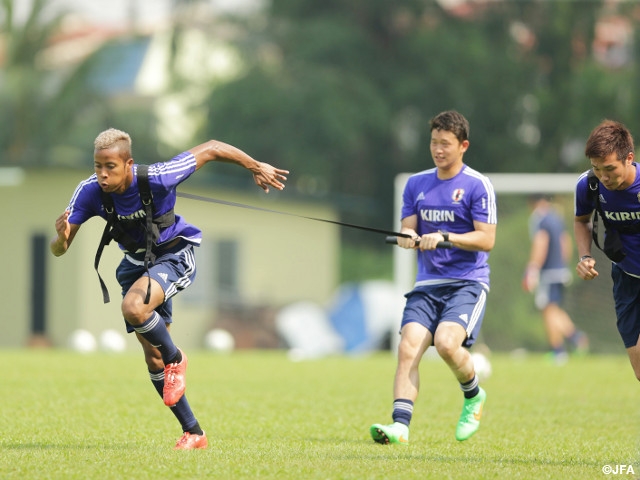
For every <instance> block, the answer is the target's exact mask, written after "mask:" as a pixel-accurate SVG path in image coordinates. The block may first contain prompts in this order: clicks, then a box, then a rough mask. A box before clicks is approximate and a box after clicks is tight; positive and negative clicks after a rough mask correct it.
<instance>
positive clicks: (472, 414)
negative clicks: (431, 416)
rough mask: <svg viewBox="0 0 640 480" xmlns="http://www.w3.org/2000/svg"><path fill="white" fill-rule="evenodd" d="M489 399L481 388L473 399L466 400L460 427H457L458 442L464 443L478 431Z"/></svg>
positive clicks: (459, 421) (459, 422)
mask: <svg viewBox="0 0 640 480" xmlns="http://www.w3.org/2000/svg"><path fill="white" fill-rule="evenodd" d="M486 399H487V393H486V392H485V391H484V390H483V389H482V388H480V392H479V393H478V394H477V395H476V396H475V397H473V398H465V399H464V405H463V406H462V413H461V414H460V420H458V426H457V427H456V440H458V441H460V442H463V441H465V440H467V439H469V438H470V437H471V435H473V434H474V433H476V432H477V431H478V428H479V427H480V418H481V417H482V409H483V408H484V402H485V400H486Z"/></svg>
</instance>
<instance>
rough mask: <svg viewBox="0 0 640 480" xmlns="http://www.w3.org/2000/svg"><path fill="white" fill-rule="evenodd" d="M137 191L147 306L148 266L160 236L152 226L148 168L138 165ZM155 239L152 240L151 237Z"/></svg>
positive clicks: (149, 290) (151, 197) (151, 199)
mask: <svg viewBox="0 0 640 480" xmlns="http://www.w3.org/2000/svg"><path fill="white" fill-rule="evenodd" d="M138 191H139V192H140V200H141V201H142V205H143V206H144V214H145V231H146V235H145V240H146V244H145V249H144V269H145V271H146V272H147V277H148V278H149V284H148V286H147V296H146V297H144V303H145V305H147V304H148V303H149V300H150V299H151V275H149V265H150V264H151V262H153V261H154V260H155V259H156V256H155V254H154V253H153V251H152V249H153V244H154V242H155V241H156V240H157V238H158V237H159V236H160V229H159V228H157V227H156V232H157V236H156V235H154V233H155V232H154V228H153V227H154V225H153V195H151V187H149V166H148V165H138ZM154 236H155V237H156V238H153V237H154Z"/></svg>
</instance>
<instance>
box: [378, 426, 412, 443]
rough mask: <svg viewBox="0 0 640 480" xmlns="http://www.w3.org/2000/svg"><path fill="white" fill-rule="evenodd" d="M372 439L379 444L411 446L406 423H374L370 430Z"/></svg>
mask: <svg viewBox="0 0 640 480" xmlns="http://www.w3.org/2000/svg"><path fill="white" fill-rule="evenodd" d="M369 432H370V433H371V438H373V440H374V441H375V442H377V443H381V444H383V445H389V444H390V443H400V444H402V445H408V444H409V427H407V426H406V425H405V424H404V423H398V422H395V423H392V424H391V425H381V424H379V423H374V424H373V425H371V427H370V428H369Z"/></svg>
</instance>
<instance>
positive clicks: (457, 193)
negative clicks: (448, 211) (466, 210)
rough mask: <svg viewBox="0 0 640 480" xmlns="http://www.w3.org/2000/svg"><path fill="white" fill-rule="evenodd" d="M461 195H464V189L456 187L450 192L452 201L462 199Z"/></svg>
mask: <svg viewBox="0 0 640 480" xmlns="http://www.w3.org/2000/svg"><path fill="white" fill-rule="evenodd" d="M463 196H464V189H462V188H456V189H455V190H454V191H453V193H452V194H451V200H453V201H454V202H459V201H460V200H462V197H463Z"/></svg>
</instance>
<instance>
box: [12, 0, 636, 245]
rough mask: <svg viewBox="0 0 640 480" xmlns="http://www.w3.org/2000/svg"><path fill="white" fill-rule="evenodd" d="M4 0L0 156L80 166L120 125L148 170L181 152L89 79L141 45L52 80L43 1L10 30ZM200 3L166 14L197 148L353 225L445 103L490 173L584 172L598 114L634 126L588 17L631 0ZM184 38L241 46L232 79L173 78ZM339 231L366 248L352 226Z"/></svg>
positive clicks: (379, 197)
mask: <svg viewBox="0 0 640 480" xmlns="http://www.w3.org/2000/svg"><path fill="white" fill-rule="evenodd" d="M14 3H15V0H3V2H2V10H3V11H2V12H0V13H4V15H0V18H2V19H3V21H4V28H3V31H4V34H5V38H6V45H7V56H6V59H5V62H4V64H3V67H2V79H3V81H2V82H1V83H0V112H2V114H1V115H0V126H2V128H0V132H2V133H0V159H1V160H0V161H1V162H2V163H11V164H24V165H26V164H38V163H43V162H44V163H52V164H67V165H73V164H76V165H77V164H79V163H80V164H82V162H86V161H87V160H86V157H85V155H86V149H87V145H89V146H90V143H89V140H90V139H92V138H93V137H94V135H95V132H96V131H97V130H99V129H101V128H106V127H109V126H113V125H118V126H121V127H122V128H124V129H126V130H128V131H129V132H130V133H132V135H133V137H134V139H136V141H135V149H136V150H135V151H136V153H137V155H138V157H141V158H145V159H146V160H147V161H155V160H157V159H159V157H160V156H159V155H158V151H159V150H162V152H163V154H164V152H166V151H168V149H167V145H173V144H175V141H174V140H175V139H169V138H162V137H160V138H159V137H158V135H159V134H158V128H157V127H156V122H157V119H156V118H154V115H155V113H154V108H155V104H154V103H153V102H154V100H153V99H152V98H136V97H135V93H134V92H133V91H109V89H107V88H105V86H104V85H101V83H100V81H99V80H102V82H103V83H104V81H105V79H106V81H108V79H109V78H110V77H109V76H108V74H109V73H113V72H118V71H119V69H122V68H123V65H124V64H125V60H126V57H125V56H124V55H125V52H126V51H127V48H126V46H127V45H128V46H129V48H135V45H136V42H138V40H137V39H136V37H135V35H134V36H133V37H131V38H121V39H118V40H115V41H112V42H108V43H107V44H106V45H105V46H104V47H103V48H102V49H100V50H99V51H98V52H96V54H95V55H93V56H91V57H89V58H88V59H87V60H86V61H85V62H84V63H82V64H80V65H77V66H76V67H74V68H73V69H69V68H67V69H65V71H59V70H57V71H56V70H51V69H47V68H46V65H47V63H46V61H42V59H46V58H47V53H46V50H45V49H46V47H47V42H48V39H49V38H50V37H51V36H52V35H53V34H54V33H55V32H56V28H57V26H58V24H59V20H60V18H61V12H60V15H58V16H54V17H53V18H54V19H53V20H46V21H45V20H44V19H45V18H47V19H48V18H52V15H51V11H53V7H52V6H51V5H49V4H48V3H47V2H46V1H45V0H38V1H36V2H34V3H33V8H32V12H31V16H30V17H29V21H28V22H27V23H26V24H25V25H24V26H19V25H16V24H15V22H13V21H12V12H13V10H14V8H13V5H14ZM197 4H198V2H197V1H193V0H191V1H184V0H183V1H182V2H176V3H175V5H176V17H175V18H176V24H175V32H174V35H173V38H172V43H171V45H172V47H171V52H170V54H171V55H172V56H171V61H170V62H168V65H169V68H170V69H171V72H170V74H171V76H170V78H171V82H170V90H169V91H167V92H166V93H167V94H169V95H171V94H175V95H177V96H180V95H181V94H184V95H188V94H189V92H192V91H195V90H197V91H198V92H200V93H198V96H199V98H202V100H201V101H197V102H196V101H195V100H192V101H191V107H190V108H191V111H190V112H187V113H188V114H190V115H192V116H193V118H203V119H205V118H206V121H205V122H203V123H202V124H201V125H200V128H199V129H198V130H197V132H195V134H194V137H193V138H192V139H191V142H192V144H196V143H198V142H200V141H204V140H206V139H208V138H219V139H223V140H225V141H228V142H230V143H232V144H235V145H239V146H241V147H242V148H244V149H245V150H246V151H248V152H250V153H251V154H252V155H254V156H255V157H256V158H259V159H261V160H264V161H267V162H271V163H274V164H277V165H281V166H284V167H286V168H288V169H290V170H291V172H292V174H291V178H290V183H291V184H292V186H293V187H294V188H295V189H296V190H298V191H299V192H300V193H301V194H303V195H311V196H316V197H319V198H324V199H326V200H327V201H331V202H333V203H335V204H336V206H338V208H339V209H340V211H341V213H342V216H343V217H344V218H345V219H347V220H349V219H351V220H359V221H360V222H366V223H375V224H377V226H381V224H388V223H389V221H388V220H386V219H390V218H391V217H392V215H391V214H392V208H393V207H392V200H391V199H392V188H393V187H392V185H393V177H394V176H395V174H396V173H398V172H405V171H416V170H421V169H424V168H427V167H429V166H431V164H432V163H431V160H430V156H429V151H428V120H429V119H430V118H431V117H432V116H433V115H434V114H436V113H438V112H439V111H441V110H444V109H450V108H455V109H458V110H460V111H461V112H463V113H464V114H465V115H466V116H467V117H468V118H469V120H470V122H471V148H470V150H469V153H468V155H467V160H468V162H469V163H470V164H471V165H473V166H474V167H475V168H477V169H478V170H480V171H485V172H507V171H521V172H526V171H531V172H538V171H540V172H555V171H580V170H581V169H582V168H583V166H584V159H583V158H582V154H581V144H582V142H583V141H584V139H585V138H586V136H587V134H588V132H589V131H590V129H591V128H592V127H593V126H594V125H595V124H596V123H597V122H598V121H599V120H601V119H602V118H604V117H614V118H617V119H619V120H622V121H624V122H626V123H627V124H628V125H629V127H630V128H631V130H632V131H636V130H638V129H639V127H640V123H639V122H640V120H638V119H637V116H636V115H635V112H636V111H637V110H638V106H639V105H640V101H639V100H638V98H637V93H636V90H637V89H636V88H635V85H637V84H638V62H637V60H636V58H635V50H634V45H625V46H624V47H621V48H622V51H621V53H620V54H621V55H622V58H623V60H624V59H626V60H625V61H622V62H621V63H620V64H616V65H611V64H610V63H607V62H606V61H603V60H598V59H597V57H596V54H595V53H596V52H595V50H594V43H593V41H594V35H595V31H596V28H595V25H596V21H597V20H598V19H603V18H607V17H609V16H611V15H620V16H622V17H624V18H626V19H627V21H629V22H631V23H630V27H631V28H632V29H633V27H634V26H635V23H636V22H637V21H638V18H639V17H638V16H637V15H633V14H632V13H633V11H634V10H633V9H634V5H633V4H628V3H624V2H623V3H619V4H613V5H612V6H611V5H609V6H606V5H605V2H603V1H601V0H597V1H596V0H594V1H589V2H561V1H552V2H549V1H542V0H537V1H529V2H509V1H505V2H487V3H485V4H481V5H476V4H475V3H474V2H471V3H470V4H469V5H470V7H469V8H470V10H469V12H468V14H466V15H465V14H461V13H460V12H457V11H455V10H444V9H443V8H442V7H441V5H440V3H438V2H436V1H433V0H398V1H394V2H384V1H375V2H362V1H360V0H349V1H340V2H337V1H332V2H322V3H321V4H319V3H318V2H315V1H313V0H305V1H290V0H275V1H273V2H270V3H269V6H268V7H267V9H266V10H265V11H264V12H261V13H259V14H255V15H254V16H251V17H241V18H237V19H224V20H223V19H220V18H216V17H212V18H210V19H206V18H200V17H198V18H197V19H196V18H195V17H190V16H189V15H190V14H191V15H196V14H195V13H190V12H201V10H197V9H193V10H190V8H192V7H194V6H197ZM179 7H181V8H179ZM47 8H49V9H50V10H51V11H50V12H49V15H47V16H45V15H43V12H45V11H46V9H47ZM550 19H552V21H550ZM196 20H197V21H196ZM208 22H209V23H210V22H214V23H215V26H216V27H218V28H209V27H208ZM223 26H224V27H225V28H222V27H223ZM231 26H233V27H234V28H233V29H230V28H229V27H231ZM187 27H189V28H195V29H200V30H201V32H202V33H203V34H204V35H206V36H207V38H209V39H210V41H211V42H212V43H220V42H226V43H231V44H232V45H233V46H234V47H236V48H237V51H238V52H239V57H238V58H239V61H240V68H239V71H238V73H237V74H236V75H235V76H233V77H231V78H227V79H226V80H225V81H223V82H221V81H220V79H216V80H215V81H214V80H212V81H211V83H210V85H208V86H207V85H206V84H203V79H202V78H200V77H199V75H198V72H191V71H188V72H187V71H184V69H180V67H179V64H180V62H178V61H176V59H177V57H178V56H179V55H180V52H181V51H182V50H181V47H182V46H184V44H186V43H187V42H188V36H186V35H185V31H186V30H187ZM229 32H232V33H231V34H229ZM635 41H636V42H638V39H636V40H635ZM132 46H133V47H132ZM120 47H122V48H120ZM625 55H626V57H625ZM203 92H204V93H203ZM207 92H208V93H207ZM186 146H190V145H185V147H186ZM173 148H174V149H175V147H173ZM237 173H238V172H231V174H230V175H234V174H237ZM222 179H223V181H228V177H226V176H223V177H222ZM211 181H215V176H213V175H212V176H211ZM245 184H246V185H247V186H249V184H248V183H243V185H245ZM384 226H387V225H384ZM345 238H346V239H347V240H349V241H354V242H355V241H363V240H364V241H370V240H369V238H370V237H367V236H366V235H363V234H361V233H360V232H352V231H345ZM370 243H372V241H370Z"/></svg>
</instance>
